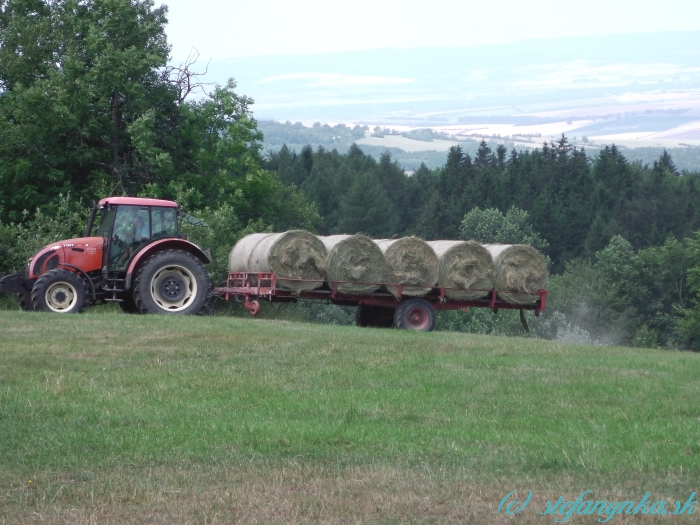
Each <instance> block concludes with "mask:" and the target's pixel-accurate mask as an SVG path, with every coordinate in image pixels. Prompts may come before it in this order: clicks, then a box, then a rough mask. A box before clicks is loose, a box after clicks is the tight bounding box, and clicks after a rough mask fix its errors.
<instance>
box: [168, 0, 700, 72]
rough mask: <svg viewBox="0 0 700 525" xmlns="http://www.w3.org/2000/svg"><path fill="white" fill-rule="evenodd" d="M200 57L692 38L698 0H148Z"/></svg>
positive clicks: (179, 43) (181, 48)
mask: <svg viewBox="0 0 700 525" xmlns="http://www.w3.org/2000/svg"><path fill="white" fill-rule="evenodd" d="M155 3H156V5H159V4H160V3H165V4H167V5H168V7H169V20H170V23H169V25H168V29H167V32H168V37H169V41H170V43H171V44H172V46H173V56H174V58H175V59H181V58H184V56H186V55H187V54H188V53H189V52H190V50H191V49H192V48H195V49H197V50H198V51H199V52H200V53H201V58H202V59H210V58H212V59H218V58H226V57H234V56H238V57H240V56H253V55H273V54H274V55H279V54H307V53H320V52H327V51H342V50H357V49H373V48H382V47H398V48H407V47H420V46H432V45H436V46H468V45H474V44H496V43H506V42H513V41H517V40H523V39H528V38H549V37H561V36H577V35H596V34H616V33H643V32H652V31H688V30H700V1H699V0H585V1H580V2H574V1H571V0H570V1H566V0H519V1H515V0H497V1H493V2H491V1H486V0H479V1H474V0H462V1H451V0H353V1H352V2H338V1H335V2H334V1H333V0H247V1H244V2H240V1H231V0H198V1H197V2H193V1H192V0H164V1H161V2H159V0H155Z"/></svg>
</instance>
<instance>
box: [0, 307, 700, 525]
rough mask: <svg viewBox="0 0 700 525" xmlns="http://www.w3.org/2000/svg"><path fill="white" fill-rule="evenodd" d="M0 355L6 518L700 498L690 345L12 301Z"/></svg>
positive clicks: (210, 515) (70, 519)
mask: <svg viewBox="0 0 700 525" xmlns="http://www.w3.org/2000/svg"><path fill="white" fill-rule="evenodd" d="M0 348H1V351H0V523H92V522H95V523H123V522H129V523H235V522H246V523H247V522H258V523H308V522H321V523H336V522H337V523H408V522H415V523H456V522H461V523H501V522H503V523H511V522H513V521H512V519H507V517H506V516H504V515H497V507H498V504H499V502H500V501H501V498H502V497H503V496H505V495H506V494H507V493H508V492H510V491H511V490H514V489H517V490H518V491H519V493H520V491H528V490H533V491H534V496H533V502H532V503H531V505H530V507H528V509H526V510H525V511H523V512H522V513H521V514H519V515H518V516H516V518H517V522H518V523H553V522H554V517H552V516H541V515H539V514H538V512H539V511H540V510H543V509H544V502H545V501H546V500H550V499H553V500H555V499H557V498H558V497H559V496H560V495H563V496H565V497H569V498H573V499H575V498H576V497H577V496H578V494H580V493H581V492H582V491H583V490H587V489H591V490H593V491H594V493H593V497H594V498H598V499H604V498H607V499H610V500H618V501H623V500H628V499H633V500H638V499H639V498H640V497H641V496H642V495H643V494H644V493H645V492H646V491H651V492H652V494H653V496H652V497H653V498H654V499H668V500H669V502H670V501H675V500H678V499H682V500H683V501H685V500H686V499H687V498H688V496H689V495H690V493H691V492H692V491H693V490H695V491H698V492H700V491H699V490H698V485H699V480H700V354H696V353H688V352H671V351H661V350H651V349H632V348H616V347H594V346H579V345H570V344H563V343H555V342H548V341H541V340H536V339H525V338H500V337H489V336H477V335H468V334H455V333H436V332H434V333H429V334H423V333H414V332H406V331H395V330H379V329H359V328H355V327H337V326H328V325H311V324H304V323H289V322H276V321H265V320H257V319H252V318H251V319H235V318H226V317H187V318H180V317H177V318H176V317H161V316H129V315H123V314H120V313H106V314H99V313H93V314H88V315H82V316H58V315H49V314H39V313H25V312H9V311H3V312H0ZM699 512H700V510H696V513H695V515H693V516H687V517H683V518H679V517H671V516H660V517H653V516H644V517H641V516H638V517H637V519H643V521H644V522H645V523H657V522H658V523H691V522H694V520H695V519H696V518H697V516H698V513H699ZM586 518H587V519H586ZM628 518H632V516H629V517H627V518H625V517H624V516H622V517H621V516H616V517H615V518H613V519H612V520H611V522H614V523H626V522H627V521H625V520H626V519H628ZM572 519H574V520H576V522H577V523H594V522H596V519H597V516H596V517H595V518H594V517H593V516H588V517H586V516H578V517H575V518H572Z"/></svg>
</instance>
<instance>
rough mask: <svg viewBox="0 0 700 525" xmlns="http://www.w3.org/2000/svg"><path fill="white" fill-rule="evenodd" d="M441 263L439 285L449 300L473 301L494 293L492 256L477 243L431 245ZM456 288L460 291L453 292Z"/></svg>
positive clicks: (436, 243) (440, 243)
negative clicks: (492, 290) (492, 291)
mask: <svg viewBox="0 0 700 525" xmlns="http://www.w3.org/2000/svg"><path fill="white" fill-rule="evenodd" d="M428 244H429V245H430V247H431V248H432V249H433V251H435V255H437V256H438V259H439V260H440V269H439V272H438V284H439V285H440V286H443V287H445V288H446V290H445V295H446V296H447V297H449V298H450V299H456V300H462V301H470V300H473V299H479V298H481V297H484V296H486V295H487V294H488V293H489V292H488V291H489V290H491V289H493V260H492V259H491V254H490V253H489V251H488V250H487V249H486V248H484V247H483V246H482V245H480V244H479V243H477V242H475V241H428ZM453 288H459V289H458V290H454V289H453Z"/></svg>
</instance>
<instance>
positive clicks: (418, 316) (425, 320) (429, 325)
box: [394, 299, 436, 332]
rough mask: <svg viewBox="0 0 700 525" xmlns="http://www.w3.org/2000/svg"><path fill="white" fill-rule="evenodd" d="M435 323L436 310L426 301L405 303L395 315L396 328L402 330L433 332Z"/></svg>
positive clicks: (397, 309) (398, 308)
mask: <svg viewBox="0 0 700 525" xmlns="http://www.w3.org/2000/svg"><path fill="white" fill-rule="evenodd" d="M435 321H436V315H435V309H434V308H433V307H432V305H431V304H430V303H429V302H428V301H426V300H425V299H409V300H407V301H403V302H402V303H401V304H399V306H398V307H397V308H396V312H395V313H394V326H395V327H396V328H398V329H400V330H417V331H418V332H431V331H432V330H433V329H434V328H435Z"/></svg>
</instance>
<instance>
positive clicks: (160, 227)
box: [151, 208, 178, 239]
mask: <svg viewBox="0 0 700 525" xmlns="http://www.w3.org/2000/svg"><path fill="white" fill-rule="evenodd" d="M151 218H152V223H151V224H152V231H153V239H160V238H162V237H177V235H178V229H177V210H176V209H175V208H151Z"/></svg>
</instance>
